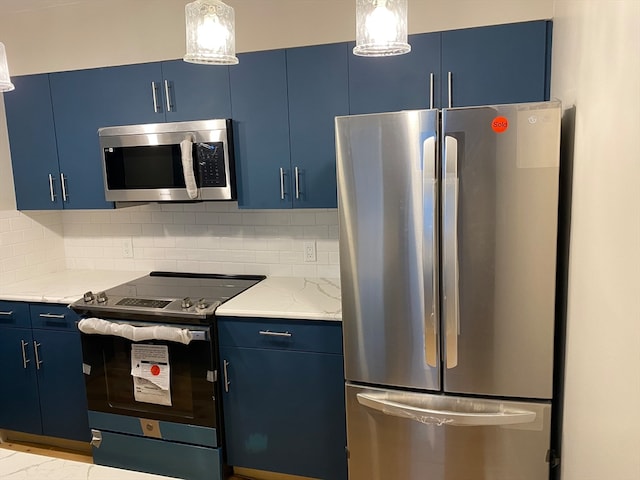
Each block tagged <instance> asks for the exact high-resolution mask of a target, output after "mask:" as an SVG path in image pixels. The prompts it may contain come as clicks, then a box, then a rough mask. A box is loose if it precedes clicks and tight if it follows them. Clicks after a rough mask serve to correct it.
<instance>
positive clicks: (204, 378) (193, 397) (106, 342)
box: [82, 335, 216, 427]
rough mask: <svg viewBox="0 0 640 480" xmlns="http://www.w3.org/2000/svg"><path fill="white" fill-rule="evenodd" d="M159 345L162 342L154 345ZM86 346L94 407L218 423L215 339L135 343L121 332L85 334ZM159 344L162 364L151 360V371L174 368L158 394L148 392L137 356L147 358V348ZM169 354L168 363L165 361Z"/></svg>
mask: <svg viewBox="0 0 640 480" xmlns="http://www.w3.org/2000/svg"><path fill="white" fill-rule="evenodd" d="M134 345H135V347H134ZM140 346H142V347H141V348H140ZM153 346H156V347H160V348H156V349H154V348H150V347H153ZM82 349H83V357H84V363H85V364H86V365H87V366H88V367H89V369H87V368H85V373H86V372H87V371H88V372H89V374H88V375H85V383H86V387H87V399H88V404H89V409H90V410H94V411H99V412H105V413H114V414H120V415H127V416H137V417H143V418H148V419H153V420H162V421H170V422H177V423H185V424H190V425H200V426H205V427H215V426H216V416H215V394H214V383H213V380H214V378H213V371H214V368H213V355H212V346H211V342H209V341H192V342H191V343H190V344H189V345H183V344H180V343H174V342H165V341H145V342H135V343H134V342H132V341H130V340H127V339H124V338H121V337H114V336H102V335H82ZM154 350H156V351H159V352H161V355H162V357H161V358H160V359H159V360H158V362H159V367H156V368H155V369H153V367H152V366H150V365H147V373H148V372H149V370H151V372H152V373H151V374H159V373H160V371H161V370H165V369H166V368H167V367H168V370H169V389H168V391H165V392H164V394H163V393H160V395H159V396H156V397H155V398H154V396H153V395H151V396H149V395H145V394H144V392H143V394H141V392H140V390H141V384H144V382H145V381H146V380H145V378H144V377H142V380H141V379H140V378H141V377H140V376H138V375H139V373H140V372H139V371H137V370H136V371H135V372H134V370H135V367H136V366H137V365H136V364H139V362H137V360H140V359H141V358H142V360H143V361H145V355H147V353H146V352H147V351H149V352H153V351H154ZM132 352H133V353H134V360H136V362H134V364H132V361H131V360H132ZM141 352H142V353H141ZM165 355H166V356H165ZM147 360H148V359H147ZM164 360H166V363H167V364H168V365H166V366H165V365H164V363H165V362H164ZM145 363H146V362H145ZM133 373H136V376H134V375H133ZM159 376H160V375H159ZM158 383H162V382H158ZM136 387H137V389H138V393H136ZM142 387H144V385H142ZM167 400H168V401H167Z"/></svg>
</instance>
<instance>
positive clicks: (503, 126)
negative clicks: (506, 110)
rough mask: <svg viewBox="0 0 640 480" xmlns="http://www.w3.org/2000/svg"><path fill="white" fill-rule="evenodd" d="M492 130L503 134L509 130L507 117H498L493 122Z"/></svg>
mask: <svg viewBox="0 0 640 480" xmlns="http://www.w3.org/2000/svg"><path fill="white" fill-rule="evenodd" d="M491 128H492V129H493V131H494V132H496V133H503V132H504V131H506V130H507V128H509V120H507V117H496V118H494V119H493V120H492V121H491Z"/></svg>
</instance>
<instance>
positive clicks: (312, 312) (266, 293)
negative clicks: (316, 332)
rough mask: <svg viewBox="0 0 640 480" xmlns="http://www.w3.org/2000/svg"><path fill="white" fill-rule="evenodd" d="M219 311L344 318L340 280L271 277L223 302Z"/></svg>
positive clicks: (231, 314)
mask: <svg viewBox="0 0 640 480" xmlns="http://www.w3.org/2000/svg"><path fill="white" fill-rule="evenodd" d="M216 315H218V316H229V317H264V318H287V319H302V320H333V321H341V320H342V304H341V300H340V280H339V279H337V278H295V277H269V278H267V279H265V280H263V281H261V282H260V283H258V284H256V285H254V286H253V287H251V288H249V289H248V290H245V291H244V292H242V293H241V294H239V295H237V296H236V297H234V298H232V299H231V300H228V301H227V302H225V303H223V304H222V305H221V306H220V307H218V309H217V310H216Z"/></svg>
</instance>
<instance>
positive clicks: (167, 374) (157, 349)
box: [131, 343, 171, 406]
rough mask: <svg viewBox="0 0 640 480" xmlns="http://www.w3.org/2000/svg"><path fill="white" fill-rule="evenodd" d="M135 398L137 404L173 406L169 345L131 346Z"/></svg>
mask: <svg viewBox="0 0 640 480" xmlns="http://www.w3.org/2000/svg"><path fill="white" fill-rule="evenodd" d="M131 376H132V377H133V396H134V398H135V400H136V401H137V402H145V403H155V404H157V405H167V406H171V389H170V386H171V366H170V365H169V347H168V346H167V345H145V344H136V343H134V344H132V345H131Z"/></svg>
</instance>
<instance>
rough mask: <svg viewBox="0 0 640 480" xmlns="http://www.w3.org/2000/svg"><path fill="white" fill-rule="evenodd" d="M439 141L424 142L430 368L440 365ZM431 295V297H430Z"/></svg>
mask: <svg viewBox="0 0 640 480" xmlns="http://www.w3.org/2000/svg"><path fill="white" fill-rule="evenodd" d="M436 149H437V144H436V138H435V136H433V137H429V138H426V139H425V140H424V142H423V143H422V158H423V165H424V167H423V178H422V181H423V192H424V197H423V199H424V200H423V205H424V206H423V208H424V212H423V215H424V220H423V221H424V224H423V231H424V244H423V245H425V247H426V246H427V242H430V243H431V245H430V247H431V248H424V251H423V262H424V270H423V279H424V289H425V291H424V300H425V311H424V315H425V319H424V350H425V361H426V363H427V365H429V366H430V367H437V366H438V310H437V307H436V305H437V304H438V267H437V265H438V247H437V245H438V242H437V230H438V229H437V228H436V226H435V224H434V219H436V218H438V215H437V208H438V180H437V176H436V165H437V161H436ZM429 296H431V298H429Z"/></svg>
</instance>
